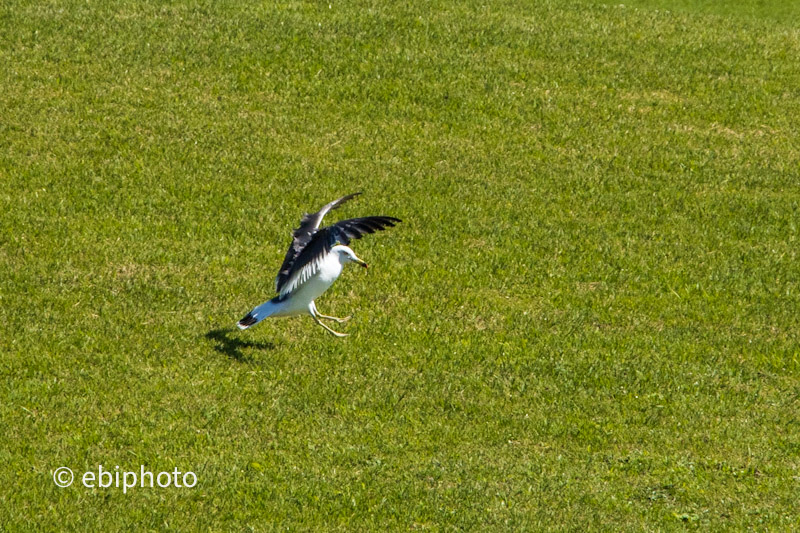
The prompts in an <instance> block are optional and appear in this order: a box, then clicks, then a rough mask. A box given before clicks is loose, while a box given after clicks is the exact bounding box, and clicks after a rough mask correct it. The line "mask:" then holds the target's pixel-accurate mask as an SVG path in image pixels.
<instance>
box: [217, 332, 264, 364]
mask: <svg viewBox="0 0 800 533" xmlns="http://www.w3.org/2000/svg"><path fill="white" fill-rule="evenodd" d="M236 334H237V331H236V330H235V329H233V328H217V329H212V330H210V331H209V332H208V333H206V335H205V337H206V338H207V339H208V340H211V341H214V342H215V343H216V344H215V345H214V349H215V350H216V351H218V352H219V353H221V354H225V355H227V356H228V357H230V358H231V359H235V360H236V361H239V362H242V363H244V362H247V361H248V357H247V356H246V355H245V354H243V353H242V350H243V349H244V348H255V349H257V350H274V349H275V345H274V344H273V343H271V342H253V341H244V340H242V339H240V338H238V337H237V336H236Z"/></svg>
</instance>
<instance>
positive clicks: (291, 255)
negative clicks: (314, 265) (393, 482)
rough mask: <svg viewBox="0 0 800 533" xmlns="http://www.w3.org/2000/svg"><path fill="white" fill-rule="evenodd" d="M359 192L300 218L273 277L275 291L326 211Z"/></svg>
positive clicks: (281, 283) (279, 289)
mask: <svg viewBox="0 0 800 533" xmlns="http://www.w3.org/2000/svg"><path fill="white" fill-rule="evenodd" d="M359 194H361V193H360V192H357V193H353V194H348V195H347V196H342V197H341V198H339V199H338V200H334V201H332V202H330V203H328V204H325V206H324V207H323V208H322V209H320V210H319V211H317V212H316V213H313V214H310V215H309V214H308V213H306V214H305V215H303V218H302V220H300V227H299V228H297V229H296V230H294V232H293V233H292V244H290V245H289V249H288V250H286V256H285V257H284V258H283V264H282V265H281V269H280V270H279V271H278V276H277V277H276V278H275V292H281V287H283V285H285V284H286V280H288V279H289V271H290V270H291V269H292V265H294V263H295V261H297V256H299V255H300V252H302V251H303V248H305V247H306V246H307V245H308V243H309V242H311V239H312V238H313V236H314V233H315V232H316V231H317V228H319V225H320V223H322V218H323V217H324V216H325V215H326V214H327V213H328V211H330V210H332V209H336V208H337V207H339V206H340V205H342V204H343V203H345V202H346V201H348V200H351V199H353V198H355V197H356V196H358V195H359Z"/></svg>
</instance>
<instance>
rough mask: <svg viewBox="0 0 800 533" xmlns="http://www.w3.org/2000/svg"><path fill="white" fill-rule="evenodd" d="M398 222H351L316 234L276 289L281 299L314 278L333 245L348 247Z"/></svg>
mask: <svg viewBox="0 0 800 533" xmlns="http://www.w3.org/2000/svg"><path fill="white" fill-rule="evenodd" d="M398 222H402V221H401V220H400V219H399V218H394V217H383V216H378V217H362V218H351V219H348V220H342V221H339V222H337V223H336V224H332V225H330V226H327V227H324V228H322V229H320V230H317V231H316V232H314V234H313V235H312V236H311V239H310V241H309V242H308V244H306V246H305V247H304V248H303V249H302V250H301V251H300V253H299V254H298V256H297V258H296V259H295V260H294V262H293V263H292V265H291V266H290V267H289V270H288V271H287V273H286V281H285V282H284V283H283V284H282V285H281V286H280V287H279V288H278V289H277V290H278V292H279V293H280V295H281V297H284V296H286V295H287V294H289V293H291V292H293V291H294V290H296V289H297V288H298V287H299V286H300V285H302V284H303V283H305V282H306V281H308V279H309V278H311V276H313V275H314V274H316V273H317V272H318V271H319V268H320V265H322V262H323V261H324V260H325V257H326V256H327V255H328V254H329V253H330V252H331V248H333V247H334V246H335V245H336V243H342V244H344V245H347V244H350V241H351V240H352V239H360V238H361V237H363V236H364V235H367V234H368V233H375V232H376V231H383V230H384V229H386V228H389V227H394V225H395V224H396V223H398Z"/></svg>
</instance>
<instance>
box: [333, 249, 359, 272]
mask: <svg viewBox="0 0 800 533" xmlns="http://www.w3.org/2000/svg"><path fill="white" fill-rule="evenodd" d="M331 251H335V252H337V253H338V254H339V261H341V263H342V264H343V265H344V264H346V263H357V264H359V265H361V266H362V267H364V268H367V263H366V262H364V261H362V260H361V259H359V258H358V256H357V255H356V253H355V252H354V251H353V250H351V249H350V248H349V247H348V246H342V245H338V246H334V247H333V249H332V250H331Z"/></svg>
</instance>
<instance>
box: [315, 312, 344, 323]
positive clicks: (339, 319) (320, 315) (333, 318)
mask: <svg viewBox="0 0 800 533" xmlns="http://www.w3.org/2000/svg"><path fill="white" fill-rule="evenodd" d="M317 316H318V317H320V318H326V319H328V320H335V321H336V322H338V323H339V324H342V323H344V322H347V321H348V320H350V319H351V318H353V315H350V316H346V317H344V318H338V317H335V316H328V315H323V314H322V313H320V312H319V311H317Z"/></svg>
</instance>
